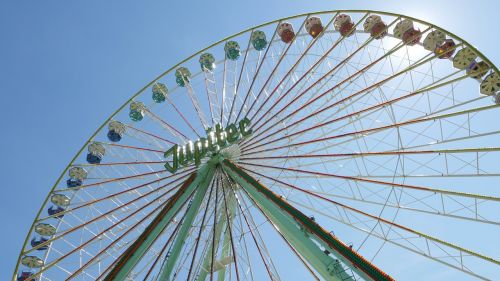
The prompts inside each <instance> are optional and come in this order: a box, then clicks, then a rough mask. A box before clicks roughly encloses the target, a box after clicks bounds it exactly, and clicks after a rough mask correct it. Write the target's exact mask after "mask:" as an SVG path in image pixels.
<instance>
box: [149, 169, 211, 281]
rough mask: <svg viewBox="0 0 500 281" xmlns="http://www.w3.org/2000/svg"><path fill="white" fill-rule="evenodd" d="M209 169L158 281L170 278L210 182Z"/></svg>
mask: <svg viewBox="0 0 500 281" xmlns="http://www.w3.org/2000/svg"><path fill="white" fill-rule="evenodd" d="M211 171H212V172H211V173H210V176H208V177H205V178H204V179H203V180H202V181H201V183H200V185H199V186H198V190H197V191H196V194H195V195H194V198H193V200H192V201H191V206H189V209H188V210H187V212H186V214H185V215H184V219H183V221H182V225H181V227H180V228H179V231H178V232H177V237H176V238H175V241H174V244H173V246H172V248H171V250H170V253H169V256H168V258H167V260H166V262H165V264H164V266H163V267H162V269H161V273H160V277H159V278H158V280H160V281H168V280H170V279H171V276H170V275H171V274H172V271H173V270H174V266H175V264H176V263H177V258H179V254H180V253H181V250H182V247H183V246H184V243H186V237H187V235H188V233H189V230H190V229H191V226H192V225H193V220H194V218H195V217H196V215H197V214H198V210H199V209H200V206H201V203H202V202H203V199H204V198H205V194H206V193H207V189H208V186H209V185H210V182H211V180H212V177H213V172H214V169H213V168H212V169H211Z"/></svg>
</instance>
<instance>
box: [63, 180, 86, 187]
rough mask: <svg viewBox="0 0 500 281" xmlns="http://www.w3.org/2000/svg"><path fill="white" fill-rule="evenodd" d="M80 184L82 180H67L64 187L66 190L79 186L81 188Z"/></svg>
mask: <svg viewBox="0 0 500 281" xmlns="http://www.w3.org/2000/svg"><path fill="white" fill-rule="evenodd" d="M82 183H83V181H82V180H79V179H68V180H67V181H66V186H67V187H68V188H75V187H79V186H81V185H82Z"/></svg>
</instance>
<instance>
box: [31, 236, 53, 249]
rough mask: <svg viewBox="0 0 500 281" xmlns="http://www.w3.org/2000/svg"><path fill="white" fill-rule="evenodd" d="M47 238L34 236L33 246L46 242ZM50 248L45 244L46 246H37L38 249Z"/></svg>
mask: <svg viewBox="0 0 500 281" xmlns="http://www.w3.org/2000/svg"><path fill="white" fill-rule="evenodd" d="M47 240H48V239H47V238H43V237H40V238H39V239H36V238H33V239H31V247H33V248H34V247H36V246H38V245H40V244H42V243H44V242H47ZM48 248H49V245H48V244H47V245H44V246H41V247H40V248H37V250H38V251H45V250H47V249H48Z"/></svg>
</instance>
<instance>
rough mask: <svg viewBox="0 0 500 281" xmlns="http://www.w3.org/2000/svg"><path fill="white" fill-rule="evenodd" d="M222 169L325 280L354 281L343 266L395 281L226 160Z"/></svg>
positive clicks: (369, 277)
mask: <svg viewBox="0 0 500 281" xmlns="http://www.w3.org/2000/svg"><path fill="white" fill-rule="evenodd" d="M222 167H223V169H224V171H225V172H226V173H227V174H228V175H229V176H230V177H231V178H232V179H233V180H234V181H235V182H237V183H238V184H239V185H240V186H241V187H242V188H243V189H244V190H245V192H246V193H247V194H248V195H249V196H250V197H251V198H252V199H253V201H255V202H256V203H257V205H258V206H259V207H260V209H262V211H263V212H264V213H265V214H266V216H268V217H269V219H270V220H271V221H272V222H273V224H275V225H276V226H277V227H278V228H279V230H280V232H281V233H282V234H283V236H284V237H285V238H286V239H287V241H288V242H289V243H290V244H291V245H292V246H293V247H294V248H295V249H296V250H297V251H298V252H299V253H300V254H301V256H303V257H304V258H305V260H307V262H308V263H309V264H311V265H312V266H313V267H314V269H315V270H316V271H317V272H318V273H319V274H320V275H321V276H322V277H323V278H324V279H325V280H353V278H352V277H351V276H350V275H348V274H347V273H346V272H345V270H343V267H342V264H343V265H346V266H348V267H349V268H350V269H352V270H353V271H355V272H356V273H357V274H358V275H359V276H361V277H363V278H364V279H367V280H393V279H392V278H391V277H390V276H389V275H387V274H386V273H384V272H382V271H381V270H379V269H378V268H377V267H375V266H374V265H373V264H371V263H370V262H369V261H367V260H366V259H364V258H363V257H362V256H360V255H359V254H358V253H356V252H355V251H353V250H352V249H350V248H349V247H348V246H347V245H345V244H344V243H342V242H341V241H339V240H338V239H336V238H335V237H333V236H332V235H331V234H330V233H328V232H326V231H325V230H324V229H323V228H321V227H320V226H319V225H318V224H317V223H315V222H314V221H312V220H311V219H310V218H308V217H307V216H306V215H304V214H303V213H301V212H300V211H299V210H297V209H295V208H294V207H293V206H291V205H290V204H288V203H287V202H285V201H284V200H282V199H281V198H280V197H279V196H278V195H276V194H274V193H273V192H272V191H270V190H269V189H268V188H267V187H265V186H263V185H262V184H260V183H259V182H258V181H256V180H255V179H254V178H253V177H251V176H250V175H248V174H247V173H246V172H244V171H243V170H241V169H240V168H239V167H237V166H236V165H234V164H233V163H231V162H230V161H228V160H224V161H223V165H222ZM319 245H321V248H320V246H319ZM324 249H326V250H328V251H329V252H330V253H331V254H332V255H334V256H335V257H336V259H334V258H332V257H331V256H330V255H327V254H325V252H324ZM339 260H340V261H341V263H340V262H339Z"/></svg>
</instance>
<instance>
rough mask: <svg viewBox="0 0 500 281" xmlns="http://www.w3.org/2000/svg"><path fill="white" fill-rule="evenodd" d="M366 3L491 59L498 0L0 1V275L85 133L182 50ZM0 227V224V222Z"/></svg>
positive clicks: (499, 58)
mask: <svg viewBox="0 0 500 281" xmlns="http://www.w3.org/2000/svg"><path fill="white" fill-rule="evenodd" d="M333 9H373V10H384V11H390V12H396V13H402V14H406V15H410V16H414V17H416V18H420V19H423V20H426V21H429V22H432V23H435V24H436V25H439V26H441V27H443V28H445V29H447V30H449V31H451V32H453V33H455V34H457V35H459V36H461V37H462V38H464V39H465V40H467V41H468V42H470V43H472V44H473V45H475V46H476V47H477V48H478V49H479V50H481V51H482V52H483V53H484V54H485V55H486V56H487V57H488V58H489V59H490V60H491V61H492V62H493V63H495V64H497V65H499V63H500V52H498V45H499V44H500V41H499V40H498V38H497V34H498V31H494V30H498V28H500V26H499V23H498V19H497V18H495V17H498V14H497V12H498V11H499V9H500V1H498V0H477V1H464V0H441V1H436V0H418V1H414V0H407V1H396V0H387V1H376V0H372V1H354V0H353V1H323V0H316V1H278V0H266V1H261V0H254V1H234V0H233V1H226V0H222V1H166V0H163V1H153V0H151V1H129V0H121V1H116V0H113V1H95V0H87V1H77V0H74V1H52V0H47V1H18V0H17V1H15V0H2V1H1V2H0V38H1V43H0V96H1V97H2V103H1V104H2V113H3V114H2V117H3V118H2V129H3V132H2V137H1V138H0V153H1V155H2V161H1V162H0V165H1V169H0V175H1V177H2V180H3V181H2V191H3V196H1V197H0V206H1V207H0V208H1V212H0V220H1V221H2V223H3V226H4V229H3V231H2V232H1V238H2V241H3V245H2V254H1V260H2V263H0V280H7V279H8V278H10V276H11V274H12V270H13V268H14V264H15V261H16V259H17V255H18V253H19V250H20V249H21V246H22V243H23V241H24V237H25V233H26V232H27V231H28V229H29V227H30V225H31V222H32V220H33V219H34V217H35V215H36V213H37V211H38V208H39V206H40V204H41V202H42V201H43V199H44V198H45V196H46V194H47V192H48V191H49V190H50V188H51V186H52V184H53V183H54V182H55V180H56V179H57V177H58V176H59V174H60V172H61V171H62V170H63V169H64V167H65V166H66V165H67V163H68V162H69V161H70V159H71V158H72V157H73V155H74V154H75V153H76V151H77V150H78V149H79V148H80V147H81V145H82V144H83V143H84V142H85V140H86V139H87V138H88V136H89V135H90V134H92V132H93V131H94V130H95V129H96V128H97V127H98V126H99V125H100V124H101V123H102V122H103V121H104V120H105V119H106V118H107V117H108V116H109V115H110V114H111V113H112V112H113V111H114V110H115V109H116V108H117V107H118V106H120V105H121V104H122V103H123V102H124V101H125V100H127V99H128V97H129V96H131V95H132V94H133V93H134V92H135V91H136V90H138V89H139V88H141V87H142V86H143V85H144V84H146V83H147V82H149V81H150V80H151V79H153V78H154V77H156V76H157V75H158V74H159V73H161V72H163V71H164V70H165V69H167V68H169V67H170V66H171V65H173V64H175V63H177V62H178V61H180V60H181V59H183V58H185V57H186V56H188V55H190V54H191V53H193V52H196V51H198V50H199V49H201V48H203V47H205V46H207V45H209V44H211V43H213V42H215V41H217V40H219V39H221V38H223V37H225V36H228V35H231V34H233V33H235V32H238V31H240V30H242V29H245V28H247V27H251V26H253V25H256V24H260V23H262V22H265V21H269V20H273V19H276V18H280V17H285V16H289V15H293V14H298V13H305V12H311V11H319V10H333ZM5 227H7V228H5Z"/></svg>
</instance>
